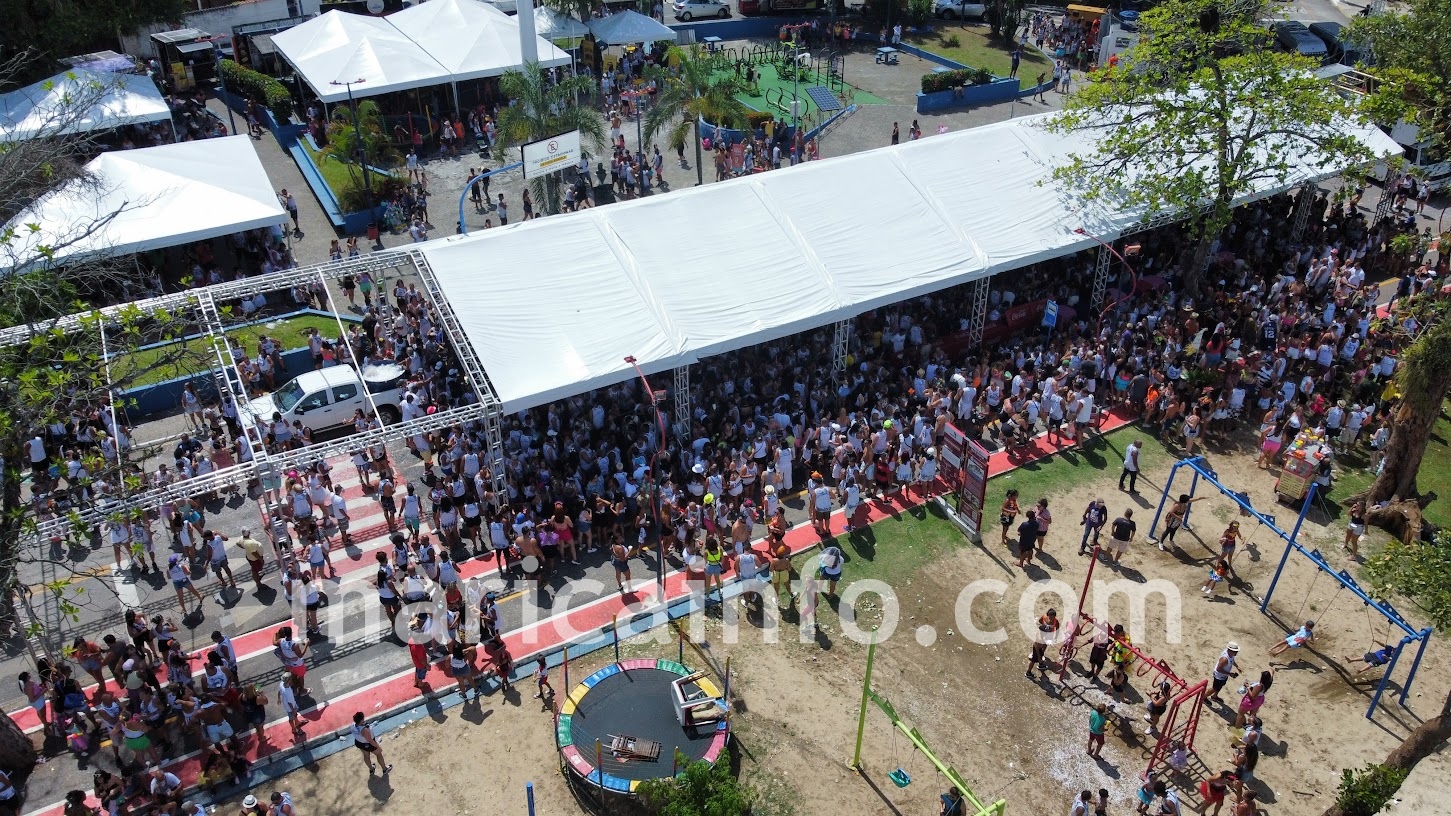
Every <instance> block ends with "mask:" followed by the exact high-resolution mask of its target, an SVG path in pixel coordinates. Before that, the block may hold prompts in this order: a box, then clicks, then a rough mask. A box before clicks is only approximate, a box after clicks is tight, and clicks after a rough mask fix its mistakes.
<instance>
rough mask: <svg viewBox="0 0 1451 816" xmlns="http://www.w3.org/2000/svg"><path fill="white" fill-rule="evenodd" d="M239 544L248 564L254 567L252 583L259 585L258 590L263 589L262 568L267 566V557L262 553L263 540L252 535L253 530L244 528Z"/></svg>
mask: <svg viewBox="0 0 1451 816" xmlns="http://www.w3.org/2000/svg"><path fill="white" fill-rule="evenodd" d="M237 544H238V545H239V546H240V547H241V548H242V552H243V553H244V554H245V555H246V557H247V566H248V567H250V568H251V569H252V583H254V584H256V585H257V591H258V592H261V591H262V570H263V569H265V568H266V566H267V559H266V557H265V556H264V555H263V554H262V542H260V541H258V540H257V539H255V538H253V537H252V531H251V530H247V529H243V530H242V540H241V541H238V542H237Z"/></svg>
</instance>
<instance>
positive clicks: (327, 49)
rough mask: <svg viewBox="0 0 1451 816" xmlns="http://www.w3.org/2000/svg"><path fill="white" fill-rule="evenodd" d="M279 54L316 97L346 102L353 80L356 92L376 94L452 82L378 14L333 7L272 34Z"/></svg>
mask: <svg viewBox="0 0 1451 816" xmlns="http://www.w3.org/2000/svg"><path fill="white" fill-rule="evenodd" d="M272 44H273V45H275V46H276V47H277V53H279V54H281V55H282V56H283V58H284V59H286V60H287V61H288V62H289V63H291V65H292V67H293V68H295V69H297V73H298V75H299V76H301V77H302V79H303V80H304V81H305V82H307V84H308V85H309V86H310V87H311V88H312V90H313V93H315V94H317V98H318V99H320V100H322V101H323V102H326V103H328V104H333V103H335V102H343V101H346V100H347V98H348V89H347V88H346V87H344V86H342V85H334V84H332V83H334V82H351V81H353V80H357V79H361V80H363V82H362V83H360V84H357V85H354V86H353V96H355V97H363V96H377V95H379V94H385V93H389V92H391V91H408V90H412V89H414V88H424V87H428V86H430V85H437V84H439V83H442V82H447V81H448V70H447V69H446V68H444V67H443V66H442V65H440V64H439V62H438V60H436V59H434V58H433V57H432V56H430V55H429V54H428V52H427V51H425V50H424V49H423V47H422V46H420V45H419V44H418V43H416V42H414V41H413V40H410V39H408V37H407V35H405V34H404V33H403V32H401V31H399V30H398V29H397V28H394V27H393V24H392V23H390V22H388V21H387V20H385V19H382V18H379V17H367V16H364V15H361V14H348V13H347V12H342V11H336V10H334V11H329V12H327V13H326V14H323V15H320V16H318V17H314V18H312V19H311V20H308V21H307V22H305V23H302V24H301V25H297V26H294V27H292V28H289V29H288V30H286V31H279V32H278V33H276V34H273V35H272Z"/></svg>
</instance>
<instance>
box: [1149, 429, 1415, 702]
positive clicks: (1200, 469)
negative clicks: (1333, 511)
mask: <svg viewBox="0 0 1451 816" xmlns="http://www.w3.org/2000/svg"><path fill="white" fill-rule="evenodd" d="M1185 468H1188V469H1189V471H1190V472H1191V473H1192V474H1193V481H1192V482H1191V483H1190V485H1189V496H1190V497H1191V498H1192V497H1193V496H1194V494H1195V492H1196V491H1197V490H1198V489H1199V482H1200V480H1201V479H1202V480H1204V481H1206V482H1208V483H1209V484H1211V485H1213V486H1214V487H1215V488H1217V489H1218V490H1219V492H1220V493H1222V494H1223V495H1224V496H1225V497H1226V498H1228V499H1230V500H1231V501H1233V502H1234V503H1235V504H1237V505H1239V507H1240V509H1241V510H1243V511H1244V512H1246V513H1248V514H1249V515H1251V516H1253V517H1254V518H1255V519H1256V520H1257V521H1259V522H1260V523H1261V524H1263V525H1264V526H1265V527H1266V528H1267V529H1269V530H1270V531H1271V532H1273V533H1274V534H1275V535H1276V536H1278V537H1279V538H1280V539H1282V540H1283V541H1284V542H1285V552H1284V553H1283V554H1282V555H1281V556H1280V563H1279V566H1277V567H1276V568H1275V577H1274V578H1272V579H1271V580H1270V586H1269V589H1268V590H1266V591H1265V595H1264V598H1263V599H1262V600H1261V601H1260V612H1262V613H1266V614H1268V611H1269V606H1270V598H1271V597H1273V596H1274V594H1275V586H1276V585H1277V584H1278V583H1279V582H1280V573H1282V572H1284V570H1285V565H1286V564H1287V563H1289V560H1290V553H1291V552H1294V551H1298V552H1299V553H1300V554H1301V555H1303V556H1305V557H1306V558H1307V559H1309V560H1310V563H1311V564H1312V565H1314V567H1315V568H1316V569H1318V570H1320V571H1321V572H1323V573H1325V574H1326V575H1328V576H1330V577H1331V578H1332V579H1334V580H1335V582H1336V583H1338V584H1340V586H1341V587H1343V588H1344V589H1348V590H1350V592H1351V593H1352V594H1354V595H1355V596H1356V597H1357V598H1359V599H1360V600H1361V603H1363V604H1365V605H1366V606H1368V607H1370V608H1371V609H1374V610H1375V611H1376V612H1378V613H1379V614H1380V615H1381V616H1382V617H1384V618H1385V619H1386V622H1387V623H1388V624H1390V625H1392V626H1395V627H1397V628H1399V629H1400V630H1401V631H1402V632H1404V633H1405V634H1404V636H1403V637H1402V638H1401V639H1400V640H1399V641H1397V643H1396V645H1395V651H1394V652H1393V653H1392V654H1391V659H1390V660H1389V661H1388V662H1387V663H1386V667H1385V673H1384V674H1383V675H1381V679H1380V683H1379V684H1378V685H1377V686H1376V689H1375V694H1374V695H1373V696H1372V697H1371V699H1370V708H1368V709H1366V712H1365V717H1366V719H1371V718H1372V717H1374V716H1375V710H1376V707H1377V706H1379V705H1380V698H1381V695H1382V694H1384V693H1385V690H1386V688H1387V687H1388V686H1389V685H1390V678H1391V675H1392V674H1393V673H1394V672H1395V670H1396V664H1397V663H1399V662H1400V659H1401V655H1402V653H1404V651H1405V649H1406V647H1407V646H1409V645H1411V644H1412V643H1419V644H1420V645H1419V646H1417V647H1416V657H1415V659H1414V660H1412V662H1411V670H1410V673H1409V674H1407V675H1406V682H1405V683H1404V684H1403V685H1402V686H1401V694H1400V700H1399V702H1400V704H1401V707H1402V708H1404V707H1405V706H1406V700H1407V698H1409V697H1410V694H1411V686H1412V684H1413V683H1415V681H1416V672H1417V671H1418V670H1419V669H1420V668H1421V658H1422V657H1424V656H1425V654H1426V644H1428V643H1430V641H1431V627H1429V626H1427V627H1426V628H1424V629H1420V630H1417V629H1416V628H1415V627H1413V626H1411V624H1410V623H1408V622H1407V621H1406V619H1405V617H1403V616H1402V615H1401V613H1400V612H1398V611H1396V608H1395V607H1393V606H1391V605H1390V604H1389V603H1387V602H1385V601H1378V600H1376V599H1375V598H1372V597H1371V596H1370V595H1369V594H1368V593H1367V592H1366V591H1365V590H1364V589H1362V588H1361V586H1360V584H1359V583H1357V582H1356V580H1355V578H1354V577H1352V576H1351V575H1350V574H1349V573H1348V572H1346V571H1345V570H1336V569H1335V568H1334V567H1332V566H1330V564H1329V563H1327V562H1326V560H1325V556H1323V555H1321V553H1320V551H1319V550H1314V549H1306V548H1305V547H1304V546H1302V545H1301V544H1300V543H1299V542H1298V538H1299V535H1300V528H1301V526H1302V525H1304V523H1305V516H1306V515H1308V514H1309V512H1310V507H1311V505H1312V504H1313V502H1314V499H1315V493H1316V491H1317V488H1318V485H1316V484H1314V483H1313V482H1312V483H1311V485H1310V490H1309V492H1308V493H1306V494H1305V498H1304V500H1303V501H1302V502H1301V505H1300V514H1299V516H1298V517H1296V519H1295V526H1294V529H1292V530H1291V531H1290V532H1288V533H1287V532H1285V531H1284V530H1283V529H1281V528H1280V527H1279V526H1278V525H1277V524H1275V517H1274V516H1273V515H1267V514H1265V513H1261V512H1260V511H1259V510H1256V509H1255V508H1254V506H1253V505H1252V504H1250V500H1249V494H1247V493H1243V492H1240V491H1236V490H1231V489H1230V488H1228V487H1226V486H1225V485H1224V483H1223V482H1221V481H1219V476H1218V474H1216V473H1215V472H1214V470H1213V469H1211V468H1210V467H1209V463H1208V462H1206V461H1205V459H1204V457H1202V456H1194V457H1190V458H1188V459H1180V460H1179V461H1178V462H1175V463H1174V465H1173V467H1171V468H1170V469H1169V478H1168V480H1166V481H1165V482H1164V493H1163V495H1162V496H1161V497H1160V498H1159V506H1158V509H1157V510H1155V511H1154V521H1153V523H1152V524H1150V525H1149V538H1151V539H1152V538H1154V531H1155V529H1157V528H1158V525H1159V519H1160V517H1161V516H1163V514H1164V507H1165V505H1166V504H1167V503H1168V501H1169V496H1171V495H1173V492H1172V490H1173V486H1174V479H1175V477H1176V476H1178V475H1179V471H1180V470H1182V469H1185ZM1192 508H1193V505H1190V509H1192ZM1182 526H1183V527H1184V529H1186V530H1187V529H1190V527H1189V513H1188V512H1187V511H1186V512H1185V514H1184V521H1183V525H1182Z"/></svg>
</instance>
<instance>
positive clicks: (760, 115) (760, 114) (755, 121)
mask: <svg viewBox="0 0 1451 816" xmlns="http://www.w3.org/2000/svg"><path fill="white" fill-rule="evenodd" d="M775 118H776V115H775V114H773V113H771V112H769V111H754V110H753V111H746V124H747V125H748V126H749V127H750V129H751V130H755V129H757V128H763V127H765V126H766V123H767V122H769V121H771V120H772V119H775Z"/></svg>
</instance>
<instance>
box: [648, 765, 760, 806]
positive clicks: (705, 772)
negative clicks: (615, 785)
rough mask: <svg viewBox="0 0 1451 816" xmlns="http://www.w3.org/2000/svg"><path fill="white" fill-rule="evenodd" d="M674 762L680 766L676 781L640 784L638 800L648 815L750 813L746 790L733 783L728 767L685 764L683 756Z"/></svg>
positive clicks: (666, 780)
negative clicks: (648, 811)
mask: <svg viewBox="0 0 1451 816" xmlns="http://www.w3.org/2000/svg"><path fill="white" fill-rule="evenodd" d="M676 758H677V760H678V761H679V762H680V763H681V764H682V765H683V766H684V770H683V771H682V772H681V773H680V775H679V776H678V777H676V778H675V779H652V780H649V781H646V782H642V783H640V790H639V793H640V798H641V799H643V800H644V801H645V805H646V806H647V807H648V808H650V810H651V811H652V812H654V813H656V814H659V816H745V814H747V813H750V812H751V797H750V792H749V788H747V787H745V786H743V785H742V784H741V783H740V782H738V781H737V780H736V778H735V775H734V774H732V773H731V769H730V764H729V763H726V762H719V763H716V764H714V765H712V764H711V763H709V762H689V760H688V759H687V758H686V757H685V756H684V755H683V754H677V755H676ZM686 763H689V764H686Z"/></svg>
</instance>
